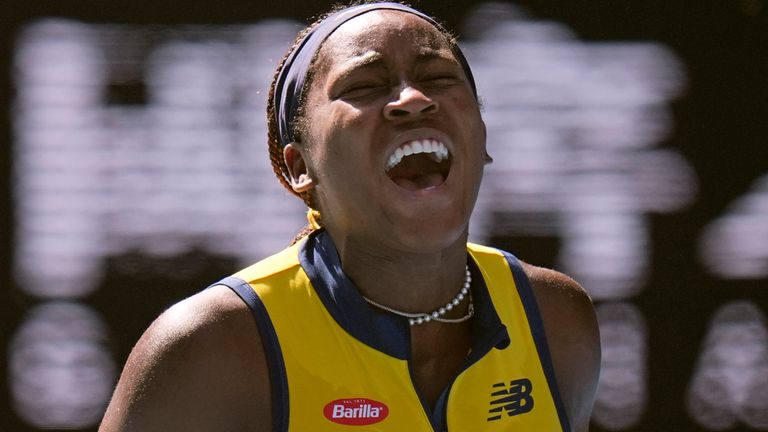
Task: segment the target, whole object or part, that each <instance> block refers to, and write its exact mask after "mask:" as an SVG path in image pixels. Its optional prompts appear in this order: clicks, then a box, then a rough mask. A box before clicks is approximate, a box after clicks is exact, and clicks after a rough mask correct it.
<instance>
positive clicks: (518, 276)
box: [500, 251, 571, 432]
mask: <svg viewBox="0 0 768 432" xmlns="http://www.w3.org/2000/svg"><path fill="white" fill-rule="evenodd" d="M500 252H502V253H503V254H504V257H505V258H506V259H507V263H508V264H509V268H510V269H512V275H513V277H514V278H515V286H517V292H518V294H519V295H520V300H521V301H522V302H523V308H524V309H525V315H526V316H527V317H528V325H529V326H530V328H531V336H532V337H533V341H534V343H535V344H536V349H537V350H538V352H539V361H540V362H541V367H542V369H543V370H544V375H545V376H546V378H547V384H549V392H550V393H551V394H552V399H553V400H554V403H555V409H557V415H558V417H559V418H560V426H561V427H562V429H563V431H564V432H570V431H571V424H570V422H569V421H568V415H567V413H566V412H565V406H564V405H563V399H562V397H561V396H560V390H559V389H558V387H557V380H556V379H555V368H554V366H553V364H552V356H551V355H550V353H549V345H548V344H547V336H546V334H545V331H544V323H543V321H542V319H541V313H540V312H539V306H538V304H537V303H536V297H535V296H534V293H533V289H532V288H531V284H530V281H529V280H528V276H526V274H525V270H523V267H522V265H520V261H518V259H517V258H515V256H514V255H512V254H510V253H509V252H505V251H500Z"/></svg>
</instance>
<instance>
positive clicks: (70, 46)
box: [0, 0, 768, 431]
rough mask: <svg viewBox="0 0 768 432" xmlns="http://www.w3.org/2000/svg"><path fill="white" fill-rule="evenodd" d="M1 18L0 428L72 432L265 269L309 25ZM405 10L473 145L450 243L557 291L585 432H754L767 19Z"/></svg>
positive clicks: (245, 18) (26, 11)
mask: <svg viewBox="0 0 768 432" xmlns="http://www.w3.org/2000/svg"><path fill="white" fill-rule="evenodd" d="M265 3H266V2H261V3H259V2H255V1H244V0H219V1H217V2H209V1H202V0H186V1H181V0H153V1H149V0H135V1H128V0H116V1H110V2H104V1H98V0H88V1H86V0H82V1H73V0H57V1H54V0H32V1H22V0H4V1H3V2H2V3H0V23H1V24H2V25H1V26H0V96H2V97H1V98H0V248H1V249H0V296H2V297H1V298H0V313H1V315H0V349H2V353H3V355H2V357H1V358H2V360H0V430H2V431H38V430H51V429H53V430H56V429H66V430H76V431H93V430H95V429H96V427H97V424H98V422H99V420H100V418H101V415H102V413H103V410H104V408H105V405H106V403H107V402H108V398H109V396H110V393H111V391H112V388H113V386H114V384H115V382H116V379H117V377H118V374H119V371H120V370H121V368H122V365H123V363H124V362H125V359H126V357H127V355H128V353H129V351H130V349H131V347H132V346H133V344H134V343H135V342H136V340H137V339H138V338H139V336H140V335H141V333H142V331H143V330H144V329H145V328H146V327H147V326H148V325H149V323H150V322H151V321H152V320H153V319H154V317H156V316H157V315H158V314H159V313H160V312H161V311H162V310H164V309H165V308H167V307H168V306H169V305H171V304H172V303H174V302H176V301H178V300H180V299H182V298H184V297H186V296H188V295H190V294H192V293H194V292H197V291H198V290H200V289H202V288H203V287H205V286H207V285H208V284H210V283H212V282H214V281H216V280H218V279H219V278H220V277H222V276H225V275H228V274H229V273H231V272H233V271H235V270H237V269H239V268H241V267H243V266H245V265H247V264H249V263H251V262H254V261H256V260H258V259H260V258H262V257H265V256H266V255H268V254H270V253H272V252H274V251H277V250H279V249H281V248H282V247H284V246H285V245H286V244H287V243H288V242H289V241H290V240H291V239H292V237H293V235H294V234H295V233H296V231H298V230H299V228H301V226H303V224H304V216H303V208H302V206H301V205H300V203H299V201H298V200H297V199H294V198H292V197H290V196H289V195H288V194H287V193H286V192H284V191H283V190H282V189H281V188H280V187H279V186H278V184H277V182H276V180H275V179H274V177H273V174H272V173H271V168H270V166H269V163H268V158H267V156H266V146H265V136H266V132H265V120H264V106H265V98H266V93H267V90H268V85H269V82H270V79H271V76H272V73H273V71H274V68H275V66H276V63H277V62H278V61H279V60H280V58H281V57H282V55H283V54H284V52H285V50H286V49H287V47H288V46H289V44H290V42H291V41H292V39H293V36H294V35H295V33H296V32H297V31H298V29H300V28H301V27H302V25H301V24H300V23H302V22H305V21H306V19H307V18H309V17H312V16H313V15H315V14H317V13H319V12H322V11H323V10H325V8H326V6H327V5H325V4H324V2H309V1H307V2H299V1H293V0H283V1H280V2H273V3H266V4H265ZM416 4H417V5H418V6H420V7H421V8H423V9H424V10H426V11H427V12H430V13H433V14H435V15H437V16H438V17H440V18H442V19H443V20H444V22H445V23H446V24H447V26H448V27H449V28H452V29H454V30H455V31H456V32H457V34H458V35H459V36H460V41H461V45H462V48H463V49H464V50H465V53H466V55H467V57H468V58H469V61H470V63H471V64H472V66H473V70H474V73H475V74H476V79H477V81H478V87H479V92H480V94H481V97H482V99H483V104H484V116H485V120H486V123H487V126H488V147H489V152H490V153H491V155H492V156H493V157H494V159H495V162H494V163H493V164H492V165H490V166H488V168H487V171H486V176H485V179H484V184H483V187H482V190H481V195H480V198H479V200H478V204H477V208H476V211H475V214H474V217H473V221H472V227H471V236H472V239H473V240H475V241H478V242H483V243H489V244H492V245H495V246H498V247H502V248H505V249H507V250H510V251H512V252H514V253H515V254H517V255H518V256H519V257H521V258H523V259H524V260H526V261H529V262H532V263H535V264H539V265H544V266H549V267H554V268H556V269H559V270H561V271H564V272H566V273H568V274H571V275H572V276H574V277H575V278H576V279H577V280H579V281H580V282H581V283H582V284H583V285H584V286H585V287H586V288H587V289H588V290H589V291H590V293H591V294H592V296H593V298H594V300H595V302H596V304H597V312H598V317H599V320H600V326H601V333H602V334H601V337H602V342H603V369H602V377H601V382H600V388H599V394H598V399H597V404H596V406H595V411H594V415H593V425H592V430H594V431H699V430H702V431H768V324H767V321H766V316H767V314H768V10H766V9H768V5H766V4H765V2H764V0H701V1H697V2H685V1H676V0H646V1H642V2H640V1H630V0H611V1H608V0H583V1H579V2H566V1H557V0H537V1H533V0H521V1H518V2H516V3H511V2H487V1H480V0H463V1H451V2H446V1H437V0H435V1H431V0H430V1H428V0H424V1H421V2H417V3H416Z"/></svg>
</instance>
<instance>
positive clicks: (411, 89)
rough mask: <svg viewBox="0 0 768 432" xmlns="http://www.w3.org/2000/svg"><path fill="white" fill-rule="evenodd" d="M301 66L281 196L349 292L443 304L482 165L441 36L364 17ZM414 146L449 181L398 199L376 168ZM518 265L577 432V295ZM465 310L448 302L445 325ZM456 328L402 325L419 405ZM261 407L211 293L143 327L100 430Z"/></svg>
mask: <svg viewBox="0 0 768 432" xmlns="http://www.w3.org/2000/svg"><path fill="white" fill-rule="evenodd" d="M316 67H317V70H316V74H315V78H314V80H313V82H312V86H311V88H310V91H309V93H308V95H309V96H308V101H307V104H308V107H307V108H308V109H307V112H308V116H309V118H308V119H307V120H308V121H307V123H306V124H307V125H309V126H308V127H307V130H306V134H305V135H306V136H304V139H303V143H294V144H290V145H288V146H287V147H286V150H285V159H286V164H287V165H288V167H289V169H290V171H291V172H290V174H291V184H292V187H293V189H294V190H295V191H297V192H305V191H311V192H312V193H313V194H314V197H315V200H316V202H318V203H319V206H320V211H321V213H322V215H323V223H324V226H325V228H326V230H327V231H328V232H329V233H330V235H331V237H332V238H333V240H334V243H335V244H336V246H337V249H338V251H339V256H340V257H341V260H342V265H343V268H344V271H345V272H346V273H347V274H348V275H349V276H350V278H352V280H353V281H354V282H355V284H356V285H357V287H358V288H359V290H360V291H361V293H362V294H363V295H365V296H367V297H369V298H371V299H374V300H376V301H378V302H380V303H383V304H386V305H388V306H390V307H393V308H395V309H398V310H403V311H425V310H433V309H435V308H436V307H437V306H439V305H442V304H445V303H446V302H447V301H448V300H450V299H451V298H453V296H455V295H456V292H457V291H458V289H459V287H460V286H461V284H462V281H463V277H464V276H463V269H464V263H466V260H467V252H466V240H467V226H468V222H469V215H470V214H471V211H472V207H473V206H474V202H475V199H476V197H477V191H478V188H479V184H480V179H481V177H482V170H483V164H484V163H485V126H484V124H483V122H482V119H481V117H480V113H479V108H478V105H477V101H476V99H475V98H474V95H473V94H472V92H471V89H470V87H469V85H468V84H467V81H466V77H465V76H464V74H463V71H462V70H461V67H460V66H459V65H458V63H457V62H456V60H455V58H454V57H453V55H452V53H451V51H450V46H449V43H448V41H447V40H446V39H445V37H444V36H443V35H442V34H441V33H440V32H439V31H437V30H436V29H435V28H434V27H432V26H431V25H430V24H428V23H427V22H426V21H424V20H422V19H420V18H418V17H416V16H413V15H411V14H407V13H403V12H395V11H375V12H369V13H366V14H364V15H362V16H359V17H357V18H355V19H353V20H350V21H349V22H347V23H346V24H344V25H342V26H341V27H340V28H339V29H338V30H337V31H336V32H335V33H334V34H332V35H331V37H329V39H328V40H327V41H326V42H325V43H324V45H323V47H322V48H321V50H320V53H319V56H318V61H317V64H316ZM425 138H430V139H437V140H439V141H441V142H443V143H445V145H446V147H447V148H448V149H449V150H450V152H451V168H450V174H449V175H448V177H447V178H446V179H445V181H444V182H443V183H442V184H440V185H439V186H438V187H431V188H424V189H420V190H415V191H414V190H403V189H402V188H399V187H398V186H397V185H395V184H394V183H393V181H392V180H391V179H390V178H389V177H388V176H387V175H386V173H385V172H384V168H383V167H384V165H385V162H386V159H387V157H388V156H389V155H390V154H391V152H392V151H393V149H394V148H396V147H397V146H399V145H401V144H402V143H403V142H407V141H408V140H414V139H425ZM350 178H352V179H355V181H352V182H350V181H349V179H350ZM524 270H525V272H526V273H527V275H528V277H529V279H530V281H531V283H532V286H533V289H534V294H535V296H536V300H537V302H538V304H539V307H540V309H541V314H542V317H543V320H544V326H545V331H546V334H547V338H548V341H549V345H550V351H551V354H552V357H553V362H554V366H555V375H556V378H557V381H558V386H559V388H560V392H561V396H562V397H563V403H564V405H565V408H566V411H567V414H568V416H569V419H570V421H571V423H572V427H573V429H574V430H575V431H579V432H581V431H586V430H588V425H589V417H590V413H591V409H592V404H593V402H594V397H595V392H596V388H597V380H598V375H599V366H600V342H599V336H598V330H597V322H596V319H595V314H594V310H593V308H592V304H591V301H590V299H589V297H588V296H587V294H586V293H585V291H584V290H583V289H582V288H581V287H580V286H579V285H578V284H577V283H576V282H574V281H573V280H572V279H570V278H568V277H567V276H565V275H563V274H561V273H558V272H555V271H553V270H548V269H543V268H539V267H534V266H530V265H528V264H524ZM465 312H466V304H463V305H462V307H461V308H457V309H455V310H453V311H451V312H450V314H449V316H453V317H456V316H462V315H463V314H464V313H465ZM469 328H470V323H463V324H443V323H428V324H425V325H421V326H414V327H412V328H411V343H412V358H411V360H410V362H411V366H412V369H413V371H414V386H415V388H416V389H417V390H418V391H419V392H420V393H421V394H422V395H423V396H424V397H425V398H426V400H427V401H428V402H429V403H430V404H431V405H434V403H435V401H436V399H437V397H438V395H439V394H440V392H441V391H442V390H443V389H444V388H445V386H446V385H447V384H449V383H450V381H451V380H452V379H453V377H454V376H455V374H456V373H457V371H458V369H459V367H460V365H461V364H462V363H463V362H464V360H465V358H466V356H467V353H468V351H469V348H470V343H471V341H470V337H469ZM270 410H271V401H270V387H269V375H268V370H267V364H266V361H265V356H264V352H263V349H262V345H261V339H260V335H259V332H258V329H257V327H256V325H255V323H254V320H253V317H252V316H251V313H250V311H249V310H248V308H247V306H246V305H245V304H244V303H243V302H242V301H241V300H240V299H239V297H237V296H236V295H235V294H234V293H233V292H231V291H230V290H229V289H228V288H225V287H220V286H218V287H213V288H211V289H208V290H205V291H203V292H201V293H199V294H197V295H195V296H193V297H191V298H189V299H187V300H184V301H182V302H181V303H179V304H177V305H175V306H174V307H172V308H171V309H169V310H168V311H167V312H165V313H164V314H163V315H162V316H160V317H159V318H158V319H157V320H156V321H155V323H153V324H152V326H151V327H150V328H149V329H148V330H147V332H146V333H145V334H144V336H143V337H142V338H141V340H140V341H139V342H138V344H137V345H136V347H135V348H134V350H133V352H132V354H131V356H130V357H129V359H128V362H127V364H126V366H125V369H124V371H123V374H122V376H121V379H120V382H119V383H118V386H117V388H116V390H115V394H114V396H113V399H112V402H111V403H110V406H109V407H108V409H107V412H106V415H105V417H104V421H103V423H102V425H101V430H103V431H134V430H135V431H154V430H157V431H161V430H185V431H207V430H220V431H228V430H232V431H239V430H249V431H269V430H271V418H270V416H271V411H270Z"/></svg>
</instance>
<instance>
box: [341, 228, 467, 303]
mask: <svg viewBox="0 0 768 432" xmlns="http://www.w3.org/2000/svg"><path fill="white" fill-rule="evenodd" d="M332 238H333V240H334V244H335V245H336V248H337V250H338V253H339V257H340V259H341V263H342V267H343V269H344V272H345V273H346V274H347V275H348V276H349V277H350V278H351V279H352V280H353V281H354V282H355V285H356V286H357V287H358V289H359V290H360V293H361V294H362V295H363V296H365V297H368V298H369V299H371V300H374V301H376V302H378V303H381V304H384V305H386V306H389V307H392V308H395V309H397V310H401V311H404V312H414V313H415V312H425V311H432V310H434V309H435V308H437V307H439V306H442V305H444V304H445V303H446V302H448V301H450V300H451V299H453V298H454V297H455V296H456V294H457V293H458V292H459V290H460V289H461V287H462V285H463V283H464V277H465V274H464V269H465V265H466V263H467V246H466V242H467V236H466V234H464V235H462V236H460V238H458V239H457V240H456V241H455V242H453V243H452V244H450V245H449V246H448V247H446V248H443V249H441V250H438V251H431V252H404V251H401V250H391V249H387V248H382V247H377V248H372V247H371V243H370V242H358V241H355V240H354V239H350V238H344V237H342V238H338V239H337V238H336V237H333V236H332ZM461 309H464V308H461ZM457 312H458V313H461V311H457Z"/></svg>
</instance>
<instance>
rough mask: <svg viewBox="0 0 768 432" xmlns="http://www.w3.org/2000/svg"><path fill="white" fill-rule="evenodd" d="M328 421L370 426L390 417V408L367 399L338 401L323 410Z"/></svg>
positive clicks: (330, 403)
mask: <svg viewBox="0 0 768 432" xmlns="http://www.w3.org/2000/svg"><path fill="white" fill-rule="evenodd" d="M323 415H325V418H327V419H328V420H330V421H332V422H334V423H338V424H343V425H355V426H360V425H369V424H374V423H378V422H380V421H382V420H384V419H385V418H387V415H389V408H387V406H386V405H384V404H383V403H381V402H379V401H375V400H371V399H366V398H351V399H336V400H335V401H332V402H329V403H328V405H326V406H325V408H323Z"/></svg>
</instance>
